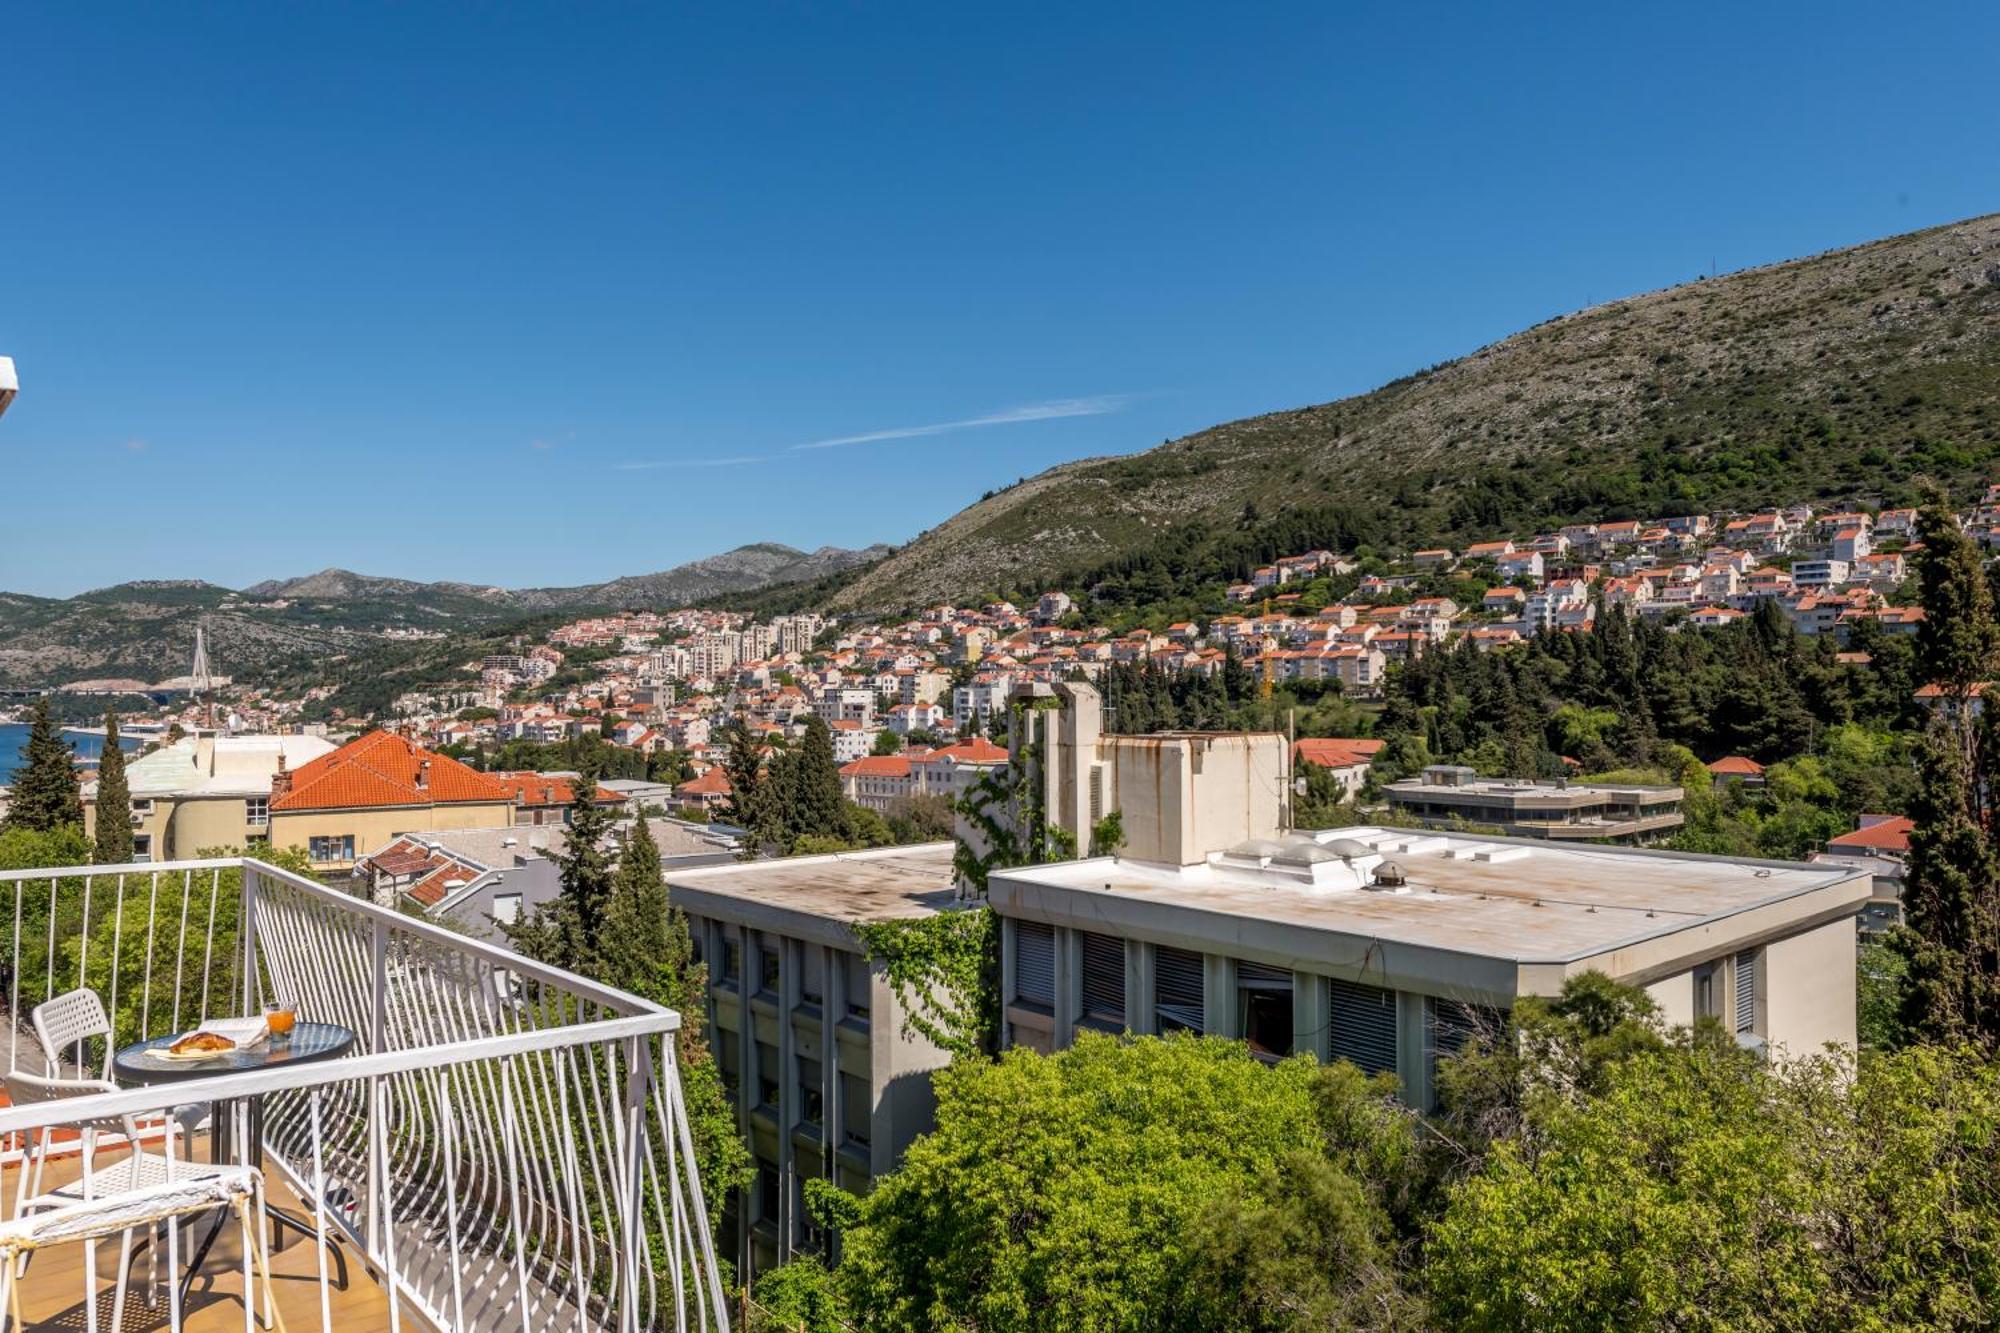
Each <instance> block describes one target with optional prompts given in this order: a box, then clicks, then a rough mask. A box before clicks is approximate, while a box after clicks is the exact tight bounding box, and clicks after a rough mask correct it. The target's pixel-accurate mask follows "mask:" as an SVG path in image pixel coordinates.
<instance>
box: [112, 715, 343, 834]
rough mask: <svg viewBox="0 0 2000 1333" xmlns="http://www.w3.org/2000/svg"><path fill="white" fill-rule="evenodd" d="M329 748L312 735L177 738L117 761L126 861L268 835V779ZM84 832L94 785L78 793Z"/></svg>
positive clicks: (203, 734) (205, 734)
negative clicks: (123, 795)
mask: <svg viewBox="0 0 2000 1333" xmlns="http://www.w3.org/2000/svg"><path fill="white" fill-rule="evenodd" d="M332 752H333V743H332V742H331V741H328V740H325V739H323V738H321V737H319V736H219V735H217V734H216V733H214V732H212V731H202V732H197V733H196V734H194V735H192V736H183V737H182V738H181V739H179V740H177V741H174V742H173V743H171V744H169V745H166V746H163V747H161V748H160V749H157V750H155V751H153V752H152V753H151V754H148V755H142V756H141V757H139V758H137V759H134V760H131V761H130V762H129V763H127V764H126V766H125V782H126V784H127V786H128V788H129V789H130V791H131V797H132V859H133V860H135V861H170V860H174V859H176V858H186V857H192V856H194V855H196V854H197V853H198V852H200V851H201V850H202V849H203V848H207V847H253V846H257V845H259V844H262V843H266V842H269V841H270V834H271V780H272V778H274V777H275V776H276V775H277V774H278V773H280V772H281V771H283V770H284V769H286V768H287V767H291V766H302V765H305V764H308V763H310V762H312V761H313V760H315V759H318V758H320V757H321V756H322V755H326V754H331V753H332ZM83 796H84V801H83V823H84V830H85V832H87V833H89V834H90V835H91V836H92V837H95V836H97V789H96V786H95V784H92V785H91V786H89V787H87V788H86V789H85V791H84V793H83Z"/></svg>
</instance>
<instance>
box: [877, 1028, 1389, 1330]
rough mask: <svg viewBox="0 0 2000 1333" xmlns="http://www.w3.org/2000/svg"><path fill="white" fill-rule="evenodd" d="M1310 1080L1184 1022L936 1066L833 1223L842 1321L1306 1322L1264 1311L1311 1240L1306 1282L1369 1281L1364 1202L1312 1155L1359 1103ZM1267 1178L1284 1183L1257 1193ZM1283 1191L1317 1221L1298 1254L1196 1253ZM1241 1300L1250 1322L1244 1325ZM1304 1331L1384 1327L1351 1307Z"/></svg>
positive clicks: (921, 1325) (897, 1324) (1238, 1228)
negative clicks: (921, 1097)
mask: <svg viewBox="0 0 2000 1333" xmlns="http://www.w3.org/2000/svg"><path fill="white" fill-rule="evenodd" d="M1349 1072H1350V1073H1351V1071H1349ZM1326 1077H1327V1071H1324V1070H1322V1069H1320V1068H1319V1067H1318V1066H1316V1065H1315V1064H1313V1063H1312V1061H1311V1060H1310V1059H1306V1058H1294V1059H1291V1060H1286V1061H1282V1062H1280V1063H1279V1064H1277V1065H1275V1066H1266V1065H1264V1064H1262V1063H1260V1062H1259V1061H1258V1060H1257V1059H1256V1058H1255V1057H1254V1056H1252V1055H1251V1054H1250V1052H1249V1051H1248V1050H1247V1049H1246V1048H1245V1047H1244V1046H1243V1045H1242V1044H1241V1043H1240V1042H1231V1041H1225V1040H1221V1039H1217V1038H1190V1037H1184V1036H1176V1037H1171V1038H1166V1039H1160V1038H1142V1039H1139V1040H1136V1041H1132V1040H1128V1041H1121V1040H1118V1039H1115V1038H1111V1037H1105V1036H1097V1035H1093V1034H1084V1035H1082V1036H1080V1037H1079V1038H1078V1040H1077V1043H1076V1045H1075V1046H1073V1047H1071V1048H1070V1049H1069V1050H1067V1051H1064V1052H1062V1053H1061V1054H1059V1055H1055V1056H1040V1055H1036V1054H1034V1053H1032V1052H1028V1051H1020V1050H1016V1051H1012V1052H1009V1053H1008V1054H1007V1055H1006V1056H1004V1057H1002V1058H1001V1059H1000V1060H998V1061H991V1062H989V1061H970V1062H960V1063H957V1064H954V1065H952V1066H951V1067H950V1068H949V1069H947V1070H945V1071H943V1072H942V1073H940V1074H939V1075H938V1076H937V1092H938V1114H937V1122H938V1129H937V1131H936V1132H935V1133H933V1134H930V1135H927V1136H926V1137H924V1138H922V1139H919V1140H918V1141H917V1142H916V1143H915V1144H913V1145H912V1146H911V1148H910V1150H909V1153H908V1155H907V1156H906V1158H905V1160H904V1165H903V1167H902V1169H901V1170H899V1171H898V1172H896V1173H895V1174H894V1175H892V1176H889V1177H887V1178H885V1179H883V1180H881V1181H879V1182H878V1183H877V1185H876V1188H875V1191H874V1192H873V1193H872V1194H870V1195H869V1196H868V1197H867V1198H866V1199H863V1200H862V1201H861V1203H860V1206H859V1217H858V1220H857V1221H856V1222H855V1223H854V1224H853V1225H851V1226H850V1227H848V1228H847V1230H846V1231H845V1233H844V1235H843V1244H844V1253H843V1258H842V1263H841V1267H840V1270H839V1273H838V1278H839V1285H840V1289H841V1292H842V1294H843V1296H844V1297H845V1300H846V1304H847V1306H848V1308H849V1309H850V1310H851V1312H852V1317H853V1319H854V1321H855V1323H856V1325H857V1326H859V1327H863V1328H869V1329H883V1330H905V1329H909V1330H915V1329H926V1330H928V1329H943V1328H952V1329H972V1328H994V1329H998V1328H1061V1329H1074V1330H1098V1329H1132V1328H1163V1329H1164V1328H1172V1329H1187V1330H1207V1329H1241V1328H1244V1327H1246V1326H1247V1327H1274V1326H1287V1327H1307V1326H1310V1325H1306V1324H1303V1323H1301V1324H1292V1325H1285V1324H1282V1323H1281V1322H1280V1321H1279V1315H1280V1314H1281V1311H1280V1309H1279V1308H1278V1303H1279V1299H1280V1292H1281V1289H1282V1287H1283V1285H1284V1284H1285V1282H1286V1281H1288V1280H1290V1278H1291V1277H1292V1276H1294V1275H1295V1274H1296V1275H1303V1274H1304V1273H1305V1270H1307V1269H1309V1268H1310V1267H1311V1265H1312V1262H1313V1259H1312V1254H1318V1255H1320V1256H1323V1257H1325V1258H1326V1260H1327V1262H1328V1263H1329V1265H1330V1267H1329V1269H1328V1270H1327V1272H1326V1273H1325V1274H1324V1276H1323V1277H1321V1278H1320V1279H1319V1280H1318V1283H1319V1284H1318V1285H1317V1286H1316V1287H1315V1289H1314V1290H1315V1294H1316V1295H1324V1296H1327V1298H1328V1299H1335V1296H1334V1295H1333V1293H1334V1290H1335V1289H1339V1290H1342V1291H1344V1290H1347V1289H1348V1288H1349V1287H1353V1288H1355V1289H1356V1290H1368V1291H1377V1290H1380V1280H1381V1278H1382V1276H1383V1275H1384V1274H1386V1273H1387V1272H1388V1271H1389V1269H1390V1267H1391V1256H1390V1253H1389V1251H1388V1249H1387V1247H1386V1246H1385V1245H1384V1244H1383V1243H1382V1240H1381V1238H1382V1237H1384V1236H1385V1235H1386V1234H1387V1231H1388V1227H1387V1220H1386V1216H1385V1215H1384V1213H1383V1212H1382V1210H1381V1208H1380V1206H1379V1204H1377V1203H1376V1202H1374V1200H1373V1196H1372V1194H1371V1193H1370V1191H1369V1190H1368V1189H1367V1188H1365V1187H1363V1186H1361V1185H1359V1184H1358V1183H1356V1182H1354V1181H1352V1180H1350V1179H1347V1178H1346V1177H1348V1176H1349V1175H1350V1172H1349V1171H1348V1170H1347V1166H1346V1163H1345V1162H1343V1160H1342V1159H1341V1158H1340V1157H1338V1156H1336V1155H1334V1154H1333V1153H1332V1152H1331V1151H1329V1149H1328V1147H1327V1145H1328V1144H1329V1141H1330V1137H1331V1134H1330V1125H1331V1124H1333V1123H1336V1122H1337V1123H1344V1124H1351V1123H1355V1122H1357V1121H1365V1120H1367V1119H1368V1117H1367V1115H1365V1114H1358V1113H1356V1108H1355V1107H1353V1106H1352V1105H1351V1104H1350V1100H1349V1099H1346V1098H1342V1099H1339V1100H1338V1101H1337V1103H1336V1104H1335V1105H1333V1106H1329V1104H1328V1103H1327V1101H1325V1100H1323V1098H1322V1093H1323V1092H1324V1091H1325V1086H1326V1085H1325V1081H1324V1080H1325V1079H1326ZM1349 1086H1353V1085H1351V1084H1350V1085H1349ZM1358 1095H1360V1096H1363V1097H1365V1098H1366V1099H1368V1100H1369V1101H1370V1102H1371V1103H1372V1104H1373V1110H1374V1113H1375V1115H1376V1116H1377V1117H1379V1121H1378V1128H1377V1130H1376V1131H1375V1132H1376V1133H1377V1134H1379V1135H1381V1136H1388V1135H1392V1134H1394V1133H1397V1132H1399V1127H1401V1126H1402V1125H1403V1121H1402V1119H1401V1118H1400V1115H1399V1113H1396V1112H1395V1111H1393V1109H1392V1108H1389V1107H1388V1105H1387V1103H1386V1101H1383V1100H1382V1098H1381V1094H1380V1092H1379V1090H1376V1089H1374V1088H1373V1087H1372V1085H1370V1086H1368V1087H1367V1089H1366V1090H1365V1091H1363V1092H1361V1093H1360V1094H1358ZM1302 1148H1311V1149H1313V1150H1314V1152H1315V1165H1314V1166H1312V1167H1311V1168H1309V1170H1310V1171H1311V1173H1312V1174H1311V1177H1310V1179H1309V1180H1308V1181H1306V1182H1304V1183H1303V1184H1298V1185H1286V1169H1287V1168H1288V1166H1290V1165H1292V1164H1293V1163H1294V1162H1295V1161H1296V1158H1295V1156H1294V1154H1296V1153H1298V1152H1299V1151H1300V1150H1301V1149H1302ZM1378 1156H1379V1154H1375V1153H1370V1154H1368V1157H1369V1159H1370V1160H1375V1159H1376V1158H1377V1157H1378ZM1280 1186H1285V1187H1286V1188H1289V1189H1292V1190H1293V1191H1294V1195H1293V1196H1292V1197H1284V1196H1279V1197H1275V1198H1274V1197H1273V1195H1272V1194H1271V1191H1272V1190H1274V1189H1277V1188H1279V1187H1280ZM1299 1196H1304V1197H1305V1198H1306V1199H1308V1200H1309V1201H1310V1202H1311V1204H1312V1211H1311V1213H1310V1216H1311V1217H1312V1218H1313V1219H1314V1220H1315V1221H1318V1220H1327V1219H1337V1220H1338V1222H1339V1225H1338V1227H1337V1228H1335V1229H1334V1230H1332V1231H1330V1232H1329V1233H1328V1234H1326V1235H1323V1236H1314V1237H1311V1238H1310V1243H1311V1244H1312V1245H1313V1246H1314V1247H1315V1249H1314V1251H1313V1252H1312V1254H1307V1255H1301V1256H1298V1257H1297V1258H1296V1259H1295V1260H1294V1262H1293V1263H1292V1264H1291V1266H1289V1267H1286V1266H1284V1265H1283V1264H1282V1262H1274V1263H1272V1264H1270V1265H1265V1264H1263V1263H1262V1260H1263V1258H1264V1257H1265V1256H1262V1255H1258V1254H1254V1253H1251V1252H1249V1251H1250V1250H1254V1249H1255V1248H1256V1247H1247V1248H1246V1247H1242V1246H1238V1247H1236V1248H1234V1249H1230V1248H1227V1247H1220V1246H1218V1238H1223V1237H1232V1236H1233V1237H1241V1236H1243V1235H1244V1234H1245V1227H1246V1226H1248V1227H1251V1228H1257V1227H1261V1226H1262V1225H1264V1223H1263V1222H1262V1221H1259V1220H1256V1219H1264V1218H1269V1217H1270V1216H1271V1215H1270V1213H1269V1211H1268V1210H1269V1209H1270V1208H1271V1207H1272V1206H1273V1205H1274V1204H1277V1203H1280V1202H1283V1203H1285V1204H1287V1205H1292V1204H1296V1203H1298V1202H1299ZM1311 1225H1313V1224H1312V1223H1309V1222H1305V1221H1301V1222H1299V1223H1298V1224H1297V1227H1296V1228H1295V1231H1294V1234H1296V1233H1297V1232H1298V1231H1303V1230H1305V1229H1307V1228H1309V1227H1310V1226H1311ZM1301 1239H1302V1240H1304V1239H1306V1238H1305V1237H1303V1236H1302V1237H1301ZM1244 1299H1250V1300H1254V1301H1255V1302H1256V1303H1257V1304H1256V1308H1255V1314H1256V1317H1257V1319H1259V1320H1265V1319H1266V1317H1267V1316H1268V1317H1269V1321H1268V1322H1253V1323H1251V1324H1248V1325H1246V1323H1245V1322H1244V1320H1245V1313H1246V1312H1245V1309H1244V1308H1243V1306H1242V1301H1243V1300H1244ZM1363 1303H1364V1302H1363V1301H1361V1300H1359V1299H1356V1300H1354V1301H1353V1302H1352V1304H1353V1305H1361V1304H1363ZM1397 1304H1398V1305H1400V1303H1397ZM1320 1326H1321V1327H1343V1326H1344V1327H1355V1328H1388V1327H1395V1326H1397V1325H1396V1324H1394V1323H1392V1322H1390V1321H1389V1320H1388V1319H1387V1318H1384V1317H1381V1316H1380V1314H1370V1315H1369V1317H1368V1318H1366V1319H1364V1320H1361V1321H1359V1322H1356V1323H1352V1324H1348V1325H1340V1324H1326V1325H1320Z"/></svg>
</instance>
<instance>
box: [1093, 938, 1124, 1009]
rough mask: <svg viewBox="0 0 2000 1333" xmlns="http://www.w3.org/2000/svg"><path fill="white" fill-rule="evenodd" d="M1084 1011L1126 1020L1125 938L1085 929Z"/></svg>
mask: <svg viewBox="0 0 2000 1333" xmlns="http://www.w3.org/2000/svg"><path fill="white" fill-rule="evenodd" d="M1082 945H1083V949H1082V952H1083V1012H1084V1015H1085V1016H1086V1017H1089V1018H1096V1019H1100V1020H1103V1021H1105V1022H1109V1023H1120V1024H1122V1023H1123V1022H1124V1021H1125V941H1123V940H1120V939H1113V938H1112V937H1111V936H1109V935H1096V934H1091V933H1090V932H1087V931H1086V932H1084V933H1083V936H1082Z"/></svg>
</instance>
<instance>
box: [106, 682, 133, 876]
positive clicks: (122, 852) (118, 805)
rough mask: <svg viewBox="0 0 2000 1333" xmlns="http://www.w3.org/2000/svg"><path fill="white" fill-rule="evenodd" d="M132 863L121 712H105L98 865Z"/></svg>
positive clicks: (130, 810)
mask: <svg viewBox="0 0 2000 1333" xmlns="http://www.w3.org/2000/svg"><path fill="white" fill-rule="evenodd" d="M131 859H132V792H131V789H130V788H128V787H127V786H126V785H125V751H124V750H123V749H121V748H120V747H119V744H118V710H117V709H115V708H107V709H105V710H104V754H103V756H102V757H101V758H100V759H99V760H98V761H97V863H98V864H99V865H104V866H115V865H123V864H125V863H126V862H127V861H130V860H131Z"/></svg>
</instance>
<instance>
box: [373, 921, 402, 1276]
mask: <svg viewBox="0 0 2000 1333" xmlns="http://www.w3.org/2000/svg"><path fill="white" fill-rule="evenodd" d="M373 927H374V928H373V930H372V931H371V933H370V938H369V959H370V961H369V969H368V970H369V973H370V975H369V982H370V985H371V986H372V988H373V992H374V996H373V1006H374V1007H373V1009H372V1011H371V1013H370V1030H369V1041H368V1049H369V1052H370V1053H371V1054H375V1055H379V1054H381V1053H382V1052H384V1051H386V1050H387V1049H388V1041H387V1040H386V1038H387V1035H388V1030H389V996H388V987H389V928H388V927H387V926H386V925H384V924H383V923H382V922H381V921H379V920H377V921H375V922H374V923H373ZM382 1112H383V1107H382V1080H381V1079H380V1078H371V1079H369V1080H368V1253H369V1256H370V1257H372V1258H373V1259H374V1260H375V1261H376V1262H377V1263H382V1262H383V1259H382V1252H383V1247H382V1225H381V1218H382V1204H383V1200H384V1199H385V1198H386V1197H387V1195H388V1193H389V1188H390V1186H389V1175H388V1172H389V1162H388V1142H387V1139H386V1137H385V1136H384V1135H383V1133H382ZM385 1269H386V1265H385ZM395 1282H396V1278H395V1274H393V1273H391V1274H390V1275H389V1284H390V1288H391V1290H392V1291H393V1290H394V1287H395Z"/></svg>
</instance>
